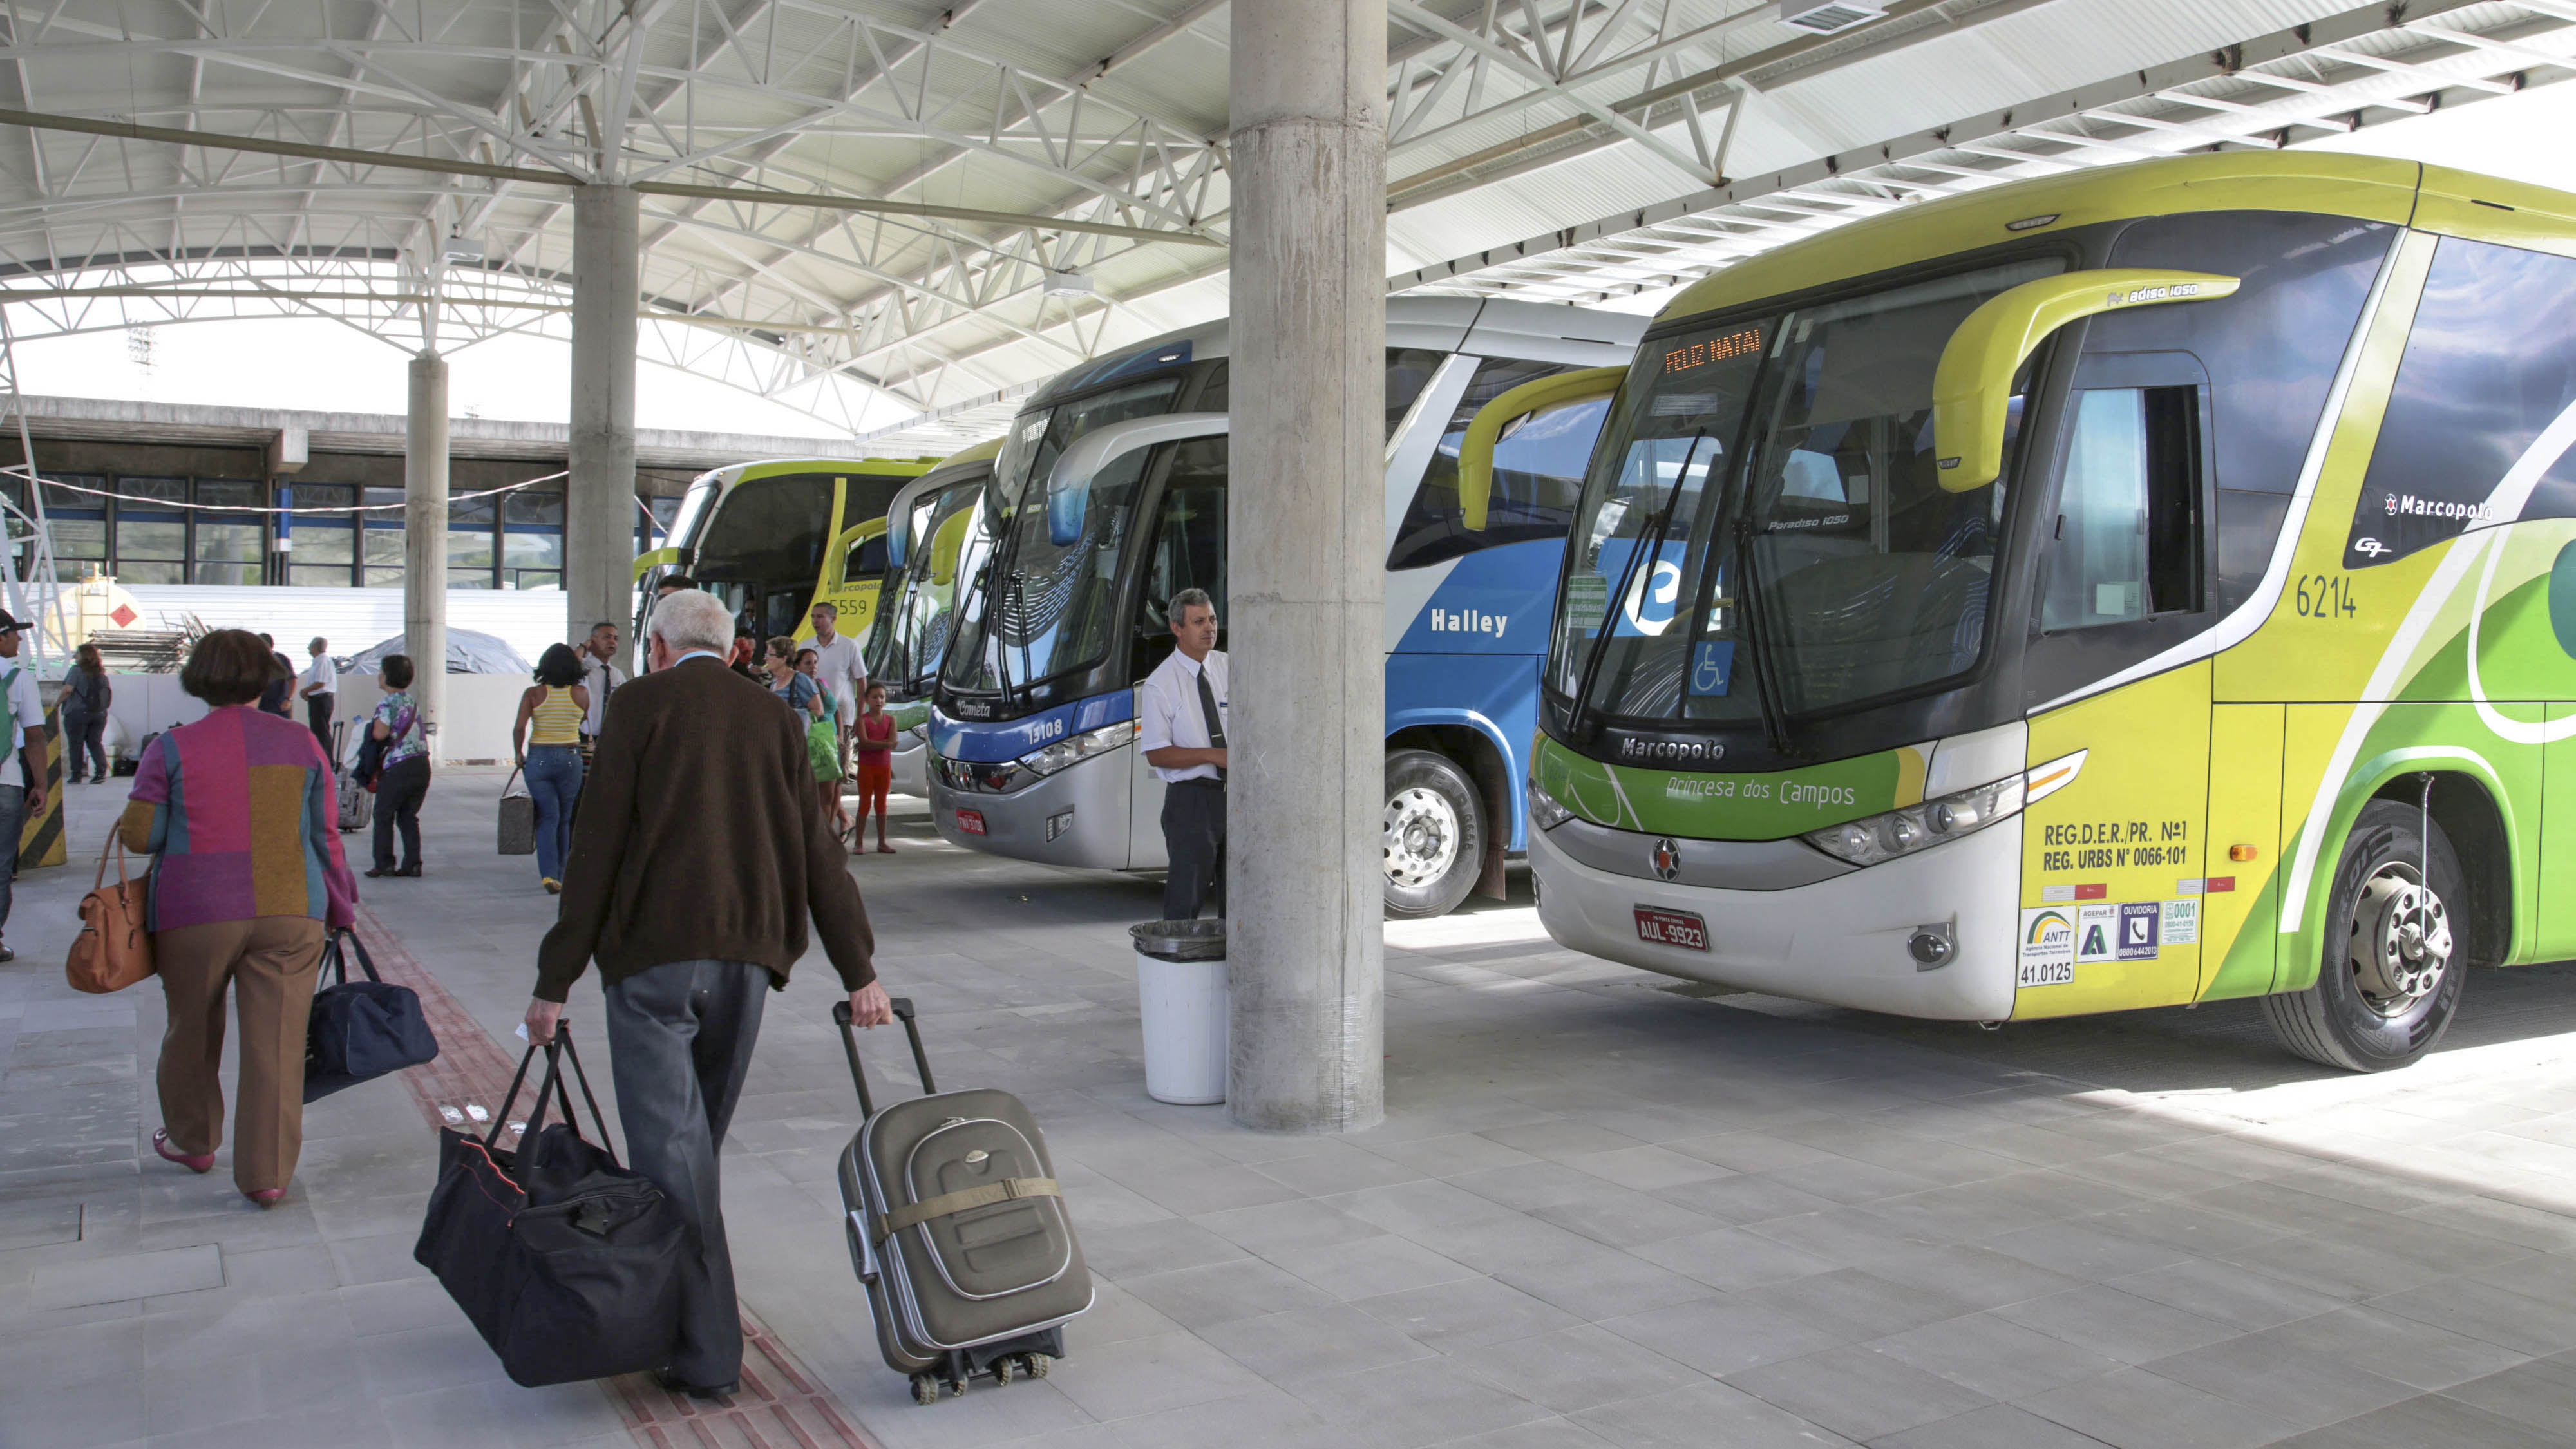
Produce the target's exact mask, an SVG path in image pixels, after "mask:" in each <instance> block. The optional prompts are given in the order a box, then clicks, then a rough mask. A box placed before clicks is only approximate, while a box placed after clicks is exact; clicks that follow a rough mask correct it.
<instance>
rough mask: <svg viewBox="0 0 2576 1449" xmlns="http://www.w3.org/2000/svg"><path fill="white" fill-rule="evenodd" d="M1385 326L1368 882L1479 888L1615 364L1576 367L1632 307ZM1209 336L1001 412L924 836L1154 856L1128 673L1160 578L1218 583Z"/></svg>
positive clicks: (1219, 509)
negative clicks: (983, 545) (1377, 870)
mask: <svg viewBox="0 0 2576 1449" xmlns="http://www.w3.org/2000/svg"><path fill="white" fill-rule="evenodd" d="M1386 332H1387V347H1386V460H1387V463H1386V547H1387V553H1386V570H1387V572H1386V620H1387V623H1386V652H1387V691H1386V710H1387V714H1386V801H1387V803H1386V815H1385V851H1386V854H1385V864H1386V907H1387V912H1388V914H1390V915H1393V916H1436V915H1441V914H1444V913H1446V912H1448V911H1450V910H1452V909H1454V908H1455V907H1456V906H1457V905H1458V903H1459V902H1461V901H1462V900H1464V899H1466V897H1467V895H1468V894H1469V893H1470V892H1471V891H1476V890H1480V889H1481V890H1482V891H1483V892H1484V893H1485V894H1487V895H1490V896H1495V897H1500V896H1501V894H1502V889H1503V867H1504V860H1505V858H1506V856H1507V855H1509V854H1512V853H1516V852H1519V851H1521V850H1522V849H1523V848H1524V846H1525V844H1526V839H1527V833H1526V823H1525V822H1526V809H1525V798H1524V797H1525V783H1524V782H1525V780H1526V777H1527V774H1528V770H1529V760H1528V750H1529V744H1530V739H1531V736H1532V734H1533V733H1534V732H1535V730H1536V729H1537V723H1538V721H1537V706H1538V674H1539V664H1540V661H1541V657H1542V656H1543V655H1545V653H1546V652H1547V642H1548V619H1549V614H1550V611H1551V609H1552V607H1553V604H1554V598H1553V594H1554V589H1555V586H1556V575H1557V569H1558V564H1559V562H1560V560H1561V559H1562V556H1563V554H1564V540H1565V534H1566V529H1567V527H1568V521H1569V519H1570V518H1571V516H1572V510H1573V505H1574V500H1575V498H1576V496H1577V494H1578V492H1579V490H1580V488H1581V484H1582V478H1583V471H1584V465H1585V464H1586V462H1587V461H1588V460H1589V458H1590V455H1591V449H1592V444H1593V440H1594V438H1595V436H1596V435H1597V434H1598V433H1599V432H1600V429H1601V421H1602V418H1603V416H1604V414H1605V412H1606V409H1607V405H1608V397H1609V394H1610V392H1611V390H1612V388H1613V387H1614V386H1615V383H1616V375H1615V373H1605V372H1603V371H1602V370H1603V369H1611V368H1615V367H1616V366H1618V365H1619V364H1622V363H1624V362H1625V361H1626V360H1627V359H1628V358H1629V357H1630V356H1632V355H1633V354H1634V352H1635V348H1636V342H1637V339H1638V338H1639V337H1640V336H1641V335H1643V332H1644V323H1643V321H1642V319H1640V318H1637V317H1633V316H1629V315H1625V314H1620V313H1611V312H1598V311H1591V310H1586V309H1582V308H1577V307H1569V306H1554V305H1547V304H1540V303H1529V302H1507V301H1482V300H1478V299H1475V298H1445V297H1425V298H1394V299H1391V300H1390V301H1389V302H1388V303H1387V328H1386ZM1226 341H1227V330H1226V324H1225V323H1223V322H1215V323H1210V324H1208V325H1207V326H1204V327H1200V328H1195V329H1192V330H1189V331H1185V332H1179V333H1174V334H1172V335H1170V336H1167V337H1163V338H1159V339H1156V340H1155V341H1153V342H1150V343H1147V344H1145V345H1143V346H1140V347H1136V348H1132V349H1130V350H1128V351H1125V352H1122V353H1119V354H1117V355H1115V356H1111V357H1106V358H1102V359H1099V360H1097V361H1094V362H1091V363H1087V364H1085V365H1083V366H1081V367H1078V368H1075V369H1073V370H1072V371H1070V372H1067V373H1065V374H1064V375H1063V376H1061V377H1058V378H1057V379H1055V380H1054V381H1053V382H1052V383H1050V384H1048V386H1047V387H1046V389H1045V390H1044V391H1042V392H1040V393H1039V394H1037V395H1036V396H1035V397H1033V398H1032V399H1031V400H1030V402H1029V404H1028V405H1027V406H1026V407H1025V408H1023V409H1022V410H1021V412H1020V414H1019V416H1018V417H1016V418H1015V419H1013V420H1012V424H1011V430H1010V432H1009V433H1008V434H1006V435H1005V437H1004V438H1003V441H1002V450H1001V453H1000V455H999V456H998V457H997V458H996V459H995V460H994V465H993V476H992V482H991V484H990V485H989V486H988V487H987V488H986V490H985V493H984V510H985V528H986V529H987V531H988V533H989V536H990V538H991V545H990V551H989V554H988V555H987V556H986V558H985V559H984V560H983V568H982V571H981V573H980V575H979V576H978V577H977V578H976V579H975V580H973V581H972V583H971V584H970V585H969V587H968V588H967V590H966V591H965V592H963V593H961V595H960V596H959V598H958V600H957V607H956V624H955V627H954V629H953V631H952V633H951V634H950V639H949V646H948V650H947V655H946V658H945V659H944V660H943V661H942V663H941V667H940V675H939V684H938V687H937V689H936V691H935V692H934V695H933V699H932V706H931V711H930V719H929V728H930V759H929V770H928V774H929V793H930V801H931V816H932V819H933V821H934V822H935V824H936V826H937V828H938V830H939V832H940V834H941V835H942V836H943V837H945V838H946V839H948V840H950V841H952V842H954V843H956V844H959V845H963V846H968V847H971V848H973V849H977V850H984V851H990V852H993V853H995V854H999V855H1008V856H1014V857H1018V858H1020V859H1024V860H1033V861H1040V862H1043V863H1046V864H1049V865H1065V866H1080V867H1088V868H1094V869H1104V870H1124V871H1152V870H1160V869H1162V868H1163V866H1164V863H1165V862H1164V856H1163V837H1162V829H1161V825H1160V817H1161V811H1162V794H1163V787H1162V784H1161V782H1160V781H1159V780H1157V779H1156V778H1155V776H1154V774H1153V772H1152V771H1151V770H1150V769H1149V768H1147V766H1146V765H1145V762H1144V759H1143V752H1142V751H1140V750H1137V749H1135V748H1132V746H1133V745H1134V742H1135V738H1136V708H1135V691H1134V686H1135V684H1136V683H1137V682H1138V681H1140V680H1142V679H1143V678H1144V677H1145V676H1146V675H1147V674H1149V673H1151V672H1153V670H1154V667H1155V666H1156V665H1158V664H1160V663H1161V662H1162V661H1163V660H1164V659H1165V658H1166V657H1168V656H1169V655H1170V653H1171V651H1172V647H1173V646H1172V636H1171V628H1170V625H1169V622H1168V621H1167V619H1166V618H1165V608H1166V605H1167V603H1168V601H1169V600H1170V599H1171V598H1172V597H1173V595H1175V594H1177V593H1179V592H1180V591H1181V590H1183V589H1187V588H1193V587H1196V588H1202V589H1205V590H1207V591H1208V593H1209V595H1210V596H1211V597H1213V598H1216V599H1218V600H1220V601H1222V600H1224V599H1225V597H1226V589H1225V582H1226V568H1225V555H1226V487H1227V470H1226V406H1227V387H1228V382H1227V372H1228V368H1227V346H1226ZM1605 378H1606V380H1604V379H1605ZM1219 613H1220V619H1221V620H1222V619H1223V618H1224V617H1226V616H1225V614H1224V611H1223V608H1222V606H1220V611H1219ZM1218 647H1220V648H1222V647H1224V640H1223V638H1222V637H1220V638H1219V641H1218Z"/></svg>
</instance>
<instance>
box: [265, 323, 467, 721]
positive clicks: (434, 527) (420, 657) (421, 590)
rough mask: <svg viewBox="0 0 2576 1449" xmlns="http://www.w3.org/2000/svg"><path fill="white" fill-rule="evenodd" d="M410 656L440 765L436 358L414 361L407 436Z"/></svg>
mask: <svg viewBox="0 0 2576 1449" xmlns="http://www.w3.org/2000/svg"><path fill="white" fill-rule="evenodd" d="M364 541H365V540H363V539H361V540H360V542H362V543H363V542H364ZM279 642H280V643H281V644H282V643H284V642H285V641H283V640H280V641H279ZM362 647H363V646H362ZM403 652H404V653H406V654H409V655H410V656H411V662H412V668H413V669H414V670H415V671H416V674H415V676H414V683H413V685H412V697H413V698H414V699H416V700H418V701H419V702H420V716H421V718H422V719H423V720H424V721H426V722H427V728H428V730H429V731H430V732H431V733H430V758H431V759H433V760H436V759H438V758H440V756H441V753H442V752H441V750H440V748H439V746H440V744H441V741H440V740H439V738H438V736H437V734H436V731H437V729H438V725H439V720H440V716H441V713H442V711H443V710H444V709H445V707H446V703H447V359H446V358H444V357H441V356H439V355H438V354H437V353H436V352H423V353H421V354H420V355H419V356H417V357H414V358H413V359H412V360H411V414H410V418H409V421H408V422H407V423H406V424H405V426H404V430H403Z"/></svg>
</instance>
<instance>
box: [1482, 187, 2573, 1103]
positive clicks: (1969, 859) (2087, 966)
mask: <svg viewBox="0 0 2576 1449" xmlns="http://www.w3.org/2000/svg"><path fill="white" fill-rule="evenodd" d="M1602 385H1603V386H1605V387H1606V386H1608V384H1607V383H1605V384H1602ZM1616 386H1617V397H1616V402H1615V403H1614V405H1613V408H1612V414H1611V421H1610V422H1609V424H1608V425H1607V426H1606V427H1605V429H1604V430H1603V433H1602V436H1601V442H1600V445H1599V447H1598V449H1597V450H1596V452H1595V453H1594V456H1593V460H1592V465H1591V468H1590V471H1589V473H1588V475H1587V477H1586V481H1585V485H1584V493H1583V496H1582V499H1581V502H1580V505H1579V508H1578V511H1577V513H1576V515H1575V525H1574V529H1573V533H1572V535H1571V538H1570V540H1569V544H1568V552H1567V557H1566V564H1565V569H1564V573H1563V577H1562V580H1561V584H1560V593H1559V599H1558V612H1557V618H1556V625H1555V632H1554V636H1553V642H1552V652H1551V654H1550V656H1549V659H1548V661H1547V664H1546V666H1545V701H1544V704H1543V706H1542V709H1541V715H1540V729H1541V734H1542V739H1541V740H1540V742H1539V746H1538V749H1537V750H1536V752H1535V760H1534V769H1533V775H1534V780H1533V784H1534V786H1535V787H1536V794H1535V799H1536V802H1537V803H1535V804H1534V806H1533V813H1534V815H1536V816H1537V817H1538V819H1539V820H1540V821H1541V822H1543V823H1544V824H1545V825H1546V826H1547V827H1548V828H1546V829H1544V830H1543V831H1541V832H1539V833H1537V834H1536V835H1535V836H1534V837H1533V841H1532V844H1531V848H1530V855H1531V860H1532V865H1533V868H1534V870H1535V873H1536V876H1537V880H1538V885H1539V912H1540V915H1541V917H1542V919H1543V920H1544V921H1545V922H1546V925H1547V929H1548V930H1549V932H1550V933H1551V934H1552V935H1554V936H1555V937H1556V939H1558V940H1559V941H1562V942H1564V943H1566V944H1568V945H1570V946H1573V947H1576V948H1578V949H1581V950H1584V951H1588V952H1592V953H1594V954H1597V955H1601V956H1605V957H1609V958H1611V959H1614V960H1618V961H1624V962H1628V963H1630V964H1633V965H1637V966H1642V967H1647V968H1650V969H1653V970H1656V971H1661V972H1666V973H1670V974H1672V975H1676V976H1682V977H1688V978H1693V979H1697V980H1703V981H1709V982H1715V983H1720V984H1723V985H1727V986H1732V987H1737V988H1742V989H1748V990H1753V991H1760V992H1768V993H1776V994H1778V995H1782V996H1789V997H1797V998H1803V999H1806V1000H1812V1001H1819V1002H1827V1003H1834V1004H1839V1005H1844V1006H1850V1007H1857V1008H1863V1009H1867V1010H1871V1011H1881V1012H1892V1013H1897V1014H1901V1015H1907V1016H1915V1017H1925V1018H1949V1019H1958V1020H1974V1021H1986V1022H2000V1021H2008V1020H2009V1021H2019V1020H2028V1019H2032V1018H2039V1017H2053V1016H2064V1015H2070V1014H2075V1013H2082V1012H2100V1011H2117V1010H2123V1009H2128V1008H2134V1007H2150V1006H2168V1005H2174V1004H2179V1003H2188V1002H2199V1001H2210V1000H2218V999H2222V998H2231V997H2260V998H2262V1001H2263V1009H2264V1011H2265V1014H2266V1015H2267V1017H2268V1018H2269V1020H2270V1022H2271V1024H2272V1025H2273V1027H2274V1029H2275V1030H2276V1032H2277V1033H2278V1035H2279V1036H2280V1038H2281V1040H2282V1042H2283V1043H2284V1044H2285V1045H2286V1046H2288V1047H2289V1048H2290V1049H2291V1050H2292V1051H2294V1052H2297V1053H2298V1054H2300V1055H2302V1056H2305V1057H2309V1058H2311V1059H2313V1060H2316V1061H2319V1062H2324V1063H2327V1064H2330V1065H2333V1066H2338V1067H2343V1068H2348V1069H2356V1070H2371V1069H2378V1068H2385V1067H2393V1066H2399V1065H2403V1064H2404V1063H2407V1062H2409V1061H2412V1060H2413V1059H2414V1058H2416V1057H2417V1056H2419V1055H2421V1054H2422V1053H2423V1052H2425V1051H2426V1050H2428V1049H2429V1048H2430V1047H2431V1046H2432V1045H2433V1043H2434V1042H2435V1041H2437V1040H2438V1039H2439V1038H2440V1036H2441V1034H2442V1032H2443V1030H2444V1028H2445V1027H2446V1026H2447V1025H2448V1023H2449V1022H2450V1020H2451V1018H2452V1016H2453V1014H2454V1012H2455V1011H2456V1010H2457V1008H2458V1005H2459V1001H2460V993H2461V989H2462V986H2463V984H2464V982H2465V979H2466V975H2467V970H2466V968H2468V967H2470V966H2472V965H2478V966H2509V965H2516V964H2522V963H2529V962H2536V961H2549V960H2556V959H2560V958H2564V957H2569V956H2576V451H2571V449H2570V446H2569V445H2570V443H2571V441H2576V197H2571V196H2567V195H2563V194H2560V193H2556V192H2550V191H2544V190H2541V189H2538V188H2534V187H2530V186H2524V185H2518V184H2515V183H2511V182H2505V181H2498V180H2492V179H2489V178H2486V177H2481V176H2473V175H2468V174H2464V173H2461V172H2457V171H2449V170H2444V169H2442V168H2439V167H2432V166H2419V165H2416V164H2414V163H2411V162H2399V161H2390V160H2381V159H2374V158H2366V157H2350V156H2334V155H2311V154H2301V153H2288V154H2283V153H2273V152H2260V153H2246V152H2239V153H2227V154H2208V155H2195V156H2190V157H2180V158H2173V159H2167V160H2158V161H2149V162H2143V163H2138V164H2134V165H2129V166H2123V167H2117V168H2112V169H2105V170H2099V171H2090V172H2083V173H2078V174H2073V175H2068V176H2064V177H2059V178H2054V179H2049V180H2044V181H2035V182H2028V183H2021V184H2015V185H2010V186H2004V187H1997V188H1994V189H1991V190H1985V191H1979V192H1976V193H1973V194H1969V195H1964V196H1959V197H1954V198H1948V199H1943V200H1937V201H1931V202H1927V203H1924V204H1919V205H1909V206H1904V207H1901V208H1897V209H1894V210H1892V211H1890V212H1888V213H1887V214H1885V215H1883V216H1879V217H1876V218H1873V219H1871V220H1868V221H1863V222H1858V223H1855V224H1852V225H1849V226H1846V227H1843V228H1840V229H1838V230H1835V231H1832V232H1828V233H1825V234H1823V235H1820V236H1818V237H1815V238H1813V239H1811V240H1808V241H1806V242H1803V243H1800V244H1798V245H1796V246H1793V247H1787V248H1783V249H1781V250H1779V251H1776V252H1772V253H1769V254H1766V255H1763V256H1760V257H1757V258H1754V259H1751V260H1747V261H1744V262H1741V263H1738V264H1736V265H1735V266H1733V267H1730V268H1728V269H1727V270H1725V271H1723V272H1720V273H1718V274H1716V275H1714V276H1712V277H1710V278H1708V279H1706V280H1704V281H1702V282H1699V283H1697V284H1695V285H1694V286H1692V287H1691V288H1689V289H1688V290H1687V291H1685V292H1683V293H1682V294H1681V295H1680V296H1679V297H1678V298H1677V299H1676V300H1675V301H1674V302H1673V303H1672V304H1671V305H1670V306H1669V307H1667V308H1666V309H1665V311H1664V314H1663V315H1662V316H1661V317H1660V318H1659V319H1658V320H1657V322H1656V323H1655V325H1654V327H1653V329H1652V330H1651V331H1650V332H1649V333H1648V335H1647V338H1646V340H1645V342H1644V344H1643V345H1642V346H1641V348H1640V350H1639V352H1638V355H1637V359H1636V361H1635V363H1634V364H1633V365H1632V366H1631V367H1630V368H1629V369H1628V370H1627V373H1626V376H1625V378H1624V380H1621V381H1619V382H1617V384H1616Z"/></svg>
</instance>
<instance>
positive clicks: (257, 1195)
mask: <svg viewBox="0 0 2576 1449" xmlns="http://www.w3.org/2000/svg"><path fill="white" fill-rule="evenodd" d="M242 1196H244V1197H246V1198H249V1199H250V1200H251V1201H252V1202H255V1203H257V1204H259V1205H260V1206H261V1207H264V1208H273V1207H275V1206H277V1205H278V1203H279V1202H281V1201H283V1200H284V1199H285V1197H286V1189H285V1188H282V1187H263V1188H261V1189H260V1190H259V1191H257V1192H246V1193H243V1194H242Z"/></svg>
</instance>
